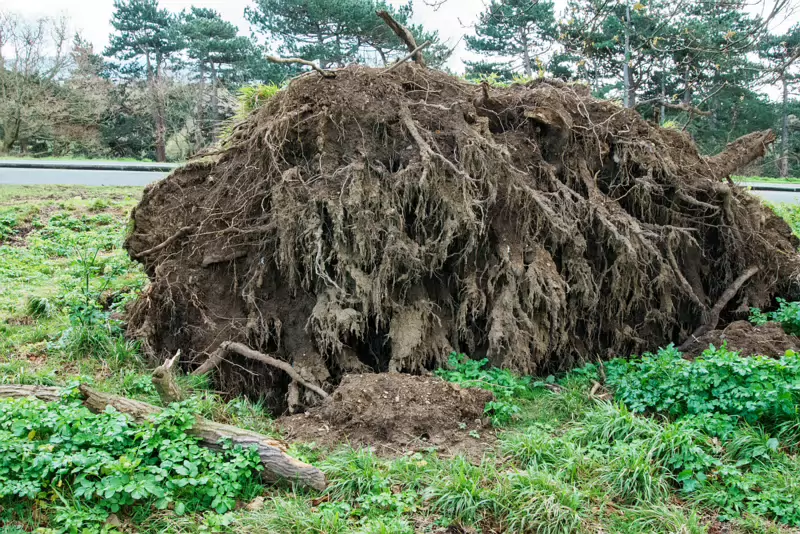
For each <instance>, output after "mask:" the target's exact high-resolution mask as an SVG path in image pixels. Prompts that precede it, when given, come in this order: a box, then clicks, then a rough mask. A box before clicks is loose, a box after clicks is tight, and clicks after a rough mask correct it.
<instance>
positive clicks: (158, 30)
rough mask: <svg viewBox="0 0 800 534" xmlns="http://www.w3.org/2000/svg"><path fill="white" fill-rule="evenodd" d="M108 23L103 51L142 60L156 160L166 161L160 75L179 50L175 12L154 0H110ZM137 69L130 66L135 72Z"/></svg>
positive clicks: (161, 80) (164, 113) (179, 43)
mask: <svg viewBox="0 0 800 534" xmlns="http://www.w3.org/2000/svg"><path fill="white" fill-rule="evenodd" d="M111 25H112V27H113V28H114V31H115V33H113V34H111V36H110V38H109V41H110V42H109V45H108V47H107V48H106V49H105V51H104V55H106V56H107V57H112V56H113V57H116V58H117V59H119V60H122V61H123V62H135V63H137V65H136V66H142V65H139V62H143V67H144V73H145V77H146V80H147V86H148V90H149V92H150V96H151V112H152V116H153V127H154V130H155V143H156V147H155V148H156V160H158V161H166V109H165V89H164V82H165V80H164V76H165V72H164V71H165V69H166V67H167V64H168V62H169V61H170V60H171V59H174V58H175V57H176V56H177V54H178V52H180V51H181V50H183V48H184V43H183V40H182V38H181V34H180V31H179V27H178V24H177V23H176V19H175V16H173V15H172V14H171V13H169V11H167V10H166V9H160V8H159V7H158V0H114V14H113V15H112V18H111ZM139 70H140V69H131V72H137V71H139Z"/></svg>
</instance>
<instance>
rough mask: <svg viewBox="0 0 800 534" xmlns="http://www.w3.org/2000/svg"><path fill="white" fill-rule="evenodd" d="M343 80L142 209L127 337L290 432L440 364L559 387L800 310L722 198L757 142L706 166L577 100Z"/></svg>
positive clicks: (750, 205)
mask: <svg viewBox="0 0 800 534" xmlns="http://www.w3.org/2000/svg"><path fill="white" fill-rule="evenodd" d="M336 73H337V76H336V78H335V79H334V80H327V79H322V78H320V77H319V76H315V75H308V76H301V77H299V78H297V79H295V80H294V81H292V82H291V83H290V84H289V86H288V87H287V88H286V89H284V90H282V91H280V92H279V93H278V94H276V95H275V96H274V97H273V98H272V99H271V100H270V101H268V102H267V103H266V104H265V105H264V107H262V108H261V109H260V110H259V111H257V112H256V113H255V114H253V115H252V116H251V117H249V118H248V120H246V121H245V122H244V123H243V124H242V125H241V126H240V127H239V128H238V129H237V131H236V133H235V134H234V135H233V136H232V137H231V138H230V139H229V140H227V141H226V145H225V146H226V149H225V150H224V151H223V152H221V153H220V154H219V155H218V156H216V160H215V161H214V162H213V163H211V164H208V165H202V166H199V165H190V166H189V167H187V168H186V169H179V170H177V171H175V172H174V173H172V175H170V176H169V177H168V178H167V179H165V180H163V181H162V182H160V183H159V185H158V186H157V187H154V188H151V189H148V190H147V191H146V193H145V195H144V197H143V198H142V201H141V203H140V205H139V206H138V207H137V208H136V210H135V213H134V221H133V222H134V231H133V232H132V234H131V236H130V237H129V238H128V240H127V241H126V247H127V249H128V250H129V251H130V253H131V255H132V256H134V257H140V258H142V260H141V261H142V262H143V263H144V265H145V268H146V270H147V272H148V274H149V275H150V277H151V281H152V283H151V285H150V288H149V289H148V290H147V291H146V292H145V293H144V294H143V296H142V298H141V299H140V300H139V301H138V302H136V304H135V305H134V306H133V307H132V310H131V313H130V317H129V328H130V332H131V333H138V334H139V335H140V336H141V337H143V338H144V341H145V342H146V346H148V347H151V348H152V349H153V350H154V351H155V352H156V354H157V355H158V356H159V357H160V358H167V357H169V356H171V355H172V354H174V352H175V351H176V350H177V349H179V348H180V349H183V351H184V354H185V356H186V360H185V361H194V362H196V364H199V365H200V369H198V371H200V370H203V372H205V371H207V370H208V369H211V368H213V367H216V366H217V365H218V372H217V373H216V374H215V377H216V378H217V379H218V381H219V384H218V385H219V388H220V389H221V390H224V391H227V392H231V393H236V392H247V393H252V394H253V395H257V396H262V397H264V398H265V399H266V401H267V402H268V403H269V404H270V405H271V406H272V407H273V408H275V409H276V410H279V411H284V410H286V409H287V408H299V407H301V406H303V405H308V404H313V403H316V402H319V400H320V397H321V396H324V395H323V393H324V391H325V390H328V391H330V390H331V387H330V386H331V385H334V384H336V383H338V381H339V380H340V379H341V377H342V376H343V375H344V374H345V373H351V372H362V371H363V370H364V369H370V370H372V371H376V372H386V371H403V372H415V373H417V372H423V371H425V370H428V369H432V368H435V367H437V366H441V365H445V364H446V361H447V356H448V353H449V352H450V351H453V350H454V351H461V352H465V353H467V354H470V355H471V356H474V357H477V358H483V357H486V358H489V359H490V361H491V363H492V364H494V365H498V366H504V367H509V368H514V369H516V370H518V371H521V372H525V373H542V372H553V371H556V370H562V369H568V368H570V367H572V366H575V365H580V364H581V363H583V362H586V361H596V360H597V359H598V358H608V357H611V356H617V355H629V354H636V353H639V352H641V351H645V350H654V349H656V348H658V347H659V346H663V345H666V344H668V343H679V342H682V341H684V340H685V339H687V337H688V336H689V335H690V333H692V332H695V331H697V329H698V328H699V327H701V326H703V325H706V324H710V323H711V322H714V321H717V322H720V323H725V322H728V321H730V320H732V319H735V318H737V316H736V315H737V312H736V311H735V310H737V309H740V308H742V306H745V307H747V306H764V305H768V304H769V303H770V302H771V299H772V298H774V297H775V296H777V295H780V296H784V297H788V298H793V297H794V296H798V287H797V283H796V281H797V280H798V279H800V277H798V276H797V275H798V272H800V260H798V256H797V254H796V250H797V244H798V243H797V240H796V239H795V238H794V237H793V236H792V234H791V231H790V229H789V227H788V226H787V225H786V224H785V223H784V222H783V221H781V220H780V219H778V218H777V217H775V216H774V215H773V214H772V213H771V212H770V211H769V210H768V209H766V208H764V207H762V206H761V205H760V203H759V201H758V200H757V199H755V198H753V197H751V196H750V195H749V194H748V193H746V192H745V191H743V190H742V189H740V188H738V187H736V186H730V185H728V184H726V183H724V181H723V179H724V178H725V177H726V176H727V175H728V174H730V173H731V172H734V171H735V170H736V169H737V168H739V167H741V166H743V165H746V164H747V163H749V162H751V161H753V160H754V159H756V158H758V157H760V156H761V155H762V154H763V152H764V149H765V147H766V145H767V144H769V143H770V142H771V141H772V139H773V138H774V136H773V135H772V133H771V132H758V133H755V134H751V135H749V136H745V137H744V138H742V139H740V140H738V141H736V142H735V143H733V144H731V145H730V146H729V147H728V149H726V150H725V151H724V152H723V153H722V154H721V155H718V156H712V157H705V156H701V155H700V154H699V153H698V151H697V148H696V146H695V145H694V143H693V142H692V141H691V139H690V138H689V137H688V136H687V135H685V134H683V133H682V132H679V131H675V130H670V129H662V128H658V127H657V126H654V125H652V124H649V123H647V122H646V121H644V120H642V119H641V117H640V116H639V115H638V114H636V112H634V111H632V110H627V109H622V108H620V107H619V106H617V105H615V104H613V103H611V102H605V101H601V100H596V99H594V98H593V97H591V95H590V94H589V91H588V90H587V89H586V88H585V87H582V86H580V85H574V84H567V83H564V82H557V81H553V80H537V81H535V82H531V83H528V84H525V85H514V86H511V87H508V88H497V87H489V86H488V85H483V86H478V85H473V84H469V83H466V82H464V81H463V80H459V79H456V78H453V77H450V76H448V75H446V74H443V73H440V72H436V71H432V70H429V69H419V68H405V69H396V70H393V71H388V70H387V69H369V68H364V67H348V68H346V69H339V70H337V71H336ZM187 225H191V227H192V228H194V230H192V231H191V232H190V233H188V234H186V235H185V236H184V237H182V238H181V239H177V238H176V239H172V240H168V242H165V241H164V239H165V236H170V235H173V234H175V233H176V232H179V231H180V229H182V228H184V227H187ZM140 251H144V252H145V253H146V254H145V253H142V252H140ZM751 266H752V267H754V268H757V269H758V270H757V272H754V273H753V274H750V275H749V279H747V280H743V281H741V282H737V279H738V278H739V277H740V275H741V274H742V272H747V269H748V268H749V267H751ZM745 282H747V283H746V284H745ZM731 288H735V290H734V291H733V294H730V291H729V290H730V289H731ZM720 303H722V304H720ZM745 304H746V305H745ZM712 319H713V321H712ZM225 342H230V343H228V344H225ZM231 343H232V344H231ZM236 344H239V345H236ZM231 347H243V350H233V349H232V348H231ZM245 349H246V350H245ZM252 353H255V354H261V355H266V354H270V355H271V356H270V357H272V358H273V361H271V362H267V365H263V364H262V363H261V362H264V361H265V360H263V359H259V358H253V357H251V356H252ZM209 355H211V357H210V359H208V360H207V361H206V363H203V361H204V360H206V359H207V358H209ZM223 359H224V363H223ZM276 362H277V363H280V365H276ZM290 371H293V372H294V374H292V373H290ZM298 377H299V378H300V379H302V381H301V380H298ZM312 386H313V387H312ZM315 388H316V389H315ZM320 392H322V393H320Z"/></svg>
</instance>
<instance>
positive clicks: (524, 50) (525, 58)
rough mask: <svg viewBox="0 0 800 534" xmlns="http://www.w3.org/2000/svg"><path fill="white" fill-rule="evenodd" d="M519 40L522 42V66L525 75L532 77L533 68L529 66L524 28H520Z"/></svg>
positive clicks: (529, 55) (526, 37) (529, 56)
mask: <svg viewBox="0 0 800 534" xmlns="http://www.w3.org/2000/svg"><path fill="white" fill-rule="evenodd" d="M520 42H521V43H522V68H523V69H525V76H527V77H528V78H533V69H532V68H531V54H530V51H529V50H528V35H527V34H526V33H525V30H522V33H521V35H520Z"/></svg>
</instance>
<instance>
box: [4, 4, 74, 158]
mask: <svg viewBox="0 0 800 534" xmlns="http://www.w3.org/2000/svg"><path fill="white" fill-rule="evenodd" d="M68 43H69V36H68V31H67V21H66V20H65V19H52V18H41V19H38V20H35V21H29V20H25V19H22V18H20V17H17V16H15V15H13V14H11V13H4V12H0V133H1V134H2V144H0V152H3V153H8V152H10V151H11V150H12V149H13V148H14V147H15V145H20V144H21V145H22V147H21V149H22V151H23V152H24V151H25V148H26V145H27V144H28V143H29V142H30V141H31V140H32V139H35V138H36V137H37V136H42V135H44V134H52V126H53V124H54V123H55V122H56V121H58V120H63V118H64V116H65V115H66V110H65V103H64V100H63V98H62V97H61V95H59V94H58V85H57V84H56V80H57V79H58V78H59V77H60V76H62V75H63V74H64V73H65V72H66V71H67V67H68V66H69V62H70V56H69V46H68ZM4 54H7V55H8V57H6V56H5V55H4Z"/></svg>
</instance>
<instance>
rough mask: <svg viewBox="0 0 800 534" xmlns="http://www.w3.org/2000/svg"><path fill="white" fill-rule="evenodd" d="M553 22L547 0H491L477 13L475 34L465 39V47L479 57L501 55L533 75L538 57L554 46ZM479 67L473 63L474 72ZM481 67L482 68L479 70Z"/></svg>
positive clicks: (527, 74) (554, 30)
mask: <svg viewBox="0 0 800 534" xmlns="http://www.w3.org/2000/svg"><path fill="white" fill-rule="evenodd" d="M555 34H556V21H555V15H554V12H553V2H551V1H549V0H533V1H531V0H492V1H491V3H490V4H489V5H488V6H487V7H486V10H485V11H484V12H483V13H481V14H480V16H479V18H478V23H477V24H476V26H475V35H474V36H467V37H466V43H467V48H468V49H469V50H472V51H474V52H478V53H479V54H482V55H490V56H501V57H502V56H505V57H509V58H511V63H512V64H515V65H521V68H522V71H523V72H524V73H525V76H527V77H531V76H533V66H534V64H535V63H536V62H538V65H542V60H541V59H540V58H539V56H541V55H543V54H546V53H547V52H548V51H550V50H551V49H552V47H553V44H554V43H555V36H556V35H555ZM479 65H480V64H473V66H472V68H473V69H475V68H476V67H478V66H479ZM482 68H485V67H482Z"/></svg>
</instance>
